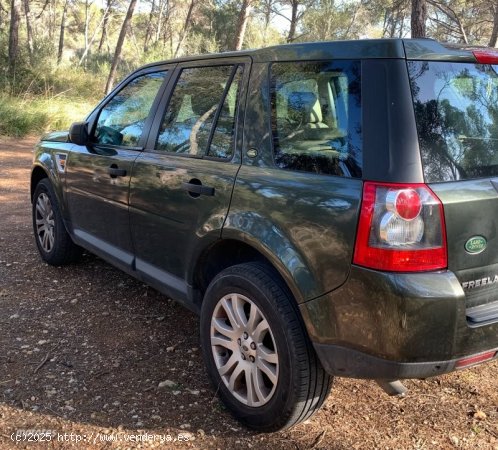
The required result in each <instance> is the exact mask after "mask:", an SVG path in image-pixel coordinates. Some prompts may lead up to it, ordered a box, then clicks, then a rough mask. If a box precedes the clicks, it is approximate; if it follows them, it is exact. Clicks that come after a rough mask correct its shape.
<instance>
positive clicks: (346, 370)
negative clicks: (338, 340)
mask: <svg viewBox="0 0 498 450" xmlns="http://www.w3.org/2000/svg"><path fill="white" fill-rule="evenodd" d="M314 347H315V351H316V353H317V355H318V358H319V359H320V361H321V363H322V365H323V368H324V369H325V370H326V371H327V372H328V373H329V374H331V375H335V376H341V377H352V378H366V379H376V380H399V379H403V378H429V377H434V376H436V375H441V374H443V373H447V372H452V371H453V370H456V369H457V367H456V364H457V362H458V361H459V359H452V360H449V361H429V362H396V361H390V360H387V359H382V358H378V357H376V356H372V355H368V354H366V353H362V352H359V351H357V350H352V349H350V348H346V347H341V346H338V345H326V344H314ZM497 355H498V352H496V353H495V356H494V358H493V359H496V357H497Z"/></svg>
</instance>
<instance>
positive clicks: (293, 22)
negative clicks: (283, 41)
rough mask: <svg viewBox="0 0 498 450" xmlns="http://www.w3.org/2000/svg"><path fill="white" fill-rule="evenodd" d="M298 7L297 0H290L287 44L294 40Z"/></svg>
mask: <svg viewBox="0 0 498 450" xmlns="http://www.w3.org/2000/svg"><path fill="white" fill-rule="evenodd" d="M298 6H299V0H292V2H291V19H290V28H289V34H288V35H287V42H292V41H294V39H295V38H296V30H297V21H298Z"/></svg>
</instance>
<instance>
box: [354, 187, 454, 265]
mask: <svg viewBox="0 0 498 450" xmlns="http://www.w3.org/2000/svg"><path fill="white" fill-rule="evenodd" d="M353 263H354V264H357V265H360V266H364V267H368V268H370V269H377V270H386V271H398V272H423V271H429V270H438V269H445V268H446V267H447V250H446V227H445V224H444V212H443V205H442V204H441V201H440V200H439V199H438V198H437V197H436V195H435V194H434V193H433V192H432V191H431V190H430V189H429V187H428V186H426V185H425V184H391V183H375V182H370V181H366V182H365V183H364V185H363V201H362V205H361V211H360V221H359V225H358V234H357V237H356V245H355V250H354V257H353Z"/></svg>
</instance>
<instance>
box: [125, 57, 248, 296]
mask: <svg viewBox="0 0 498 450" xmlns="http://www.w3.org/2000/svg"><path fill="white" fill-rule="evenodd" d="M249 63H250V60H249V59H248V58H237V59H220V60H215V61H212V62H207V61H202V62H199V61H196V62H190V63H183V64H180V65H178V67H177V69H176V71H175V73H174V78H175V80H176V82H175V83H171V84H170V87H169V88H168V91H167V92H166V93H165V95H164V98H163V100H162V102H161V105H160V107H159V113H158V114H157V115H156V118H155V121H154V124H153V127H152V131H151V134H150V136H149V140H148V142H147V147H146V149H145V151H144V152H143V153H142V154H140V156H139V157H138V158H137V160H136V162H135V165H134V169H133V175H132V178H131V188H130V219H131V233H132V239H133V243H134V247H135V252H136V270H137V271H138V272H140V273H141V274H142V276H143V277H144V279H146V280H147V281H148V282H149V283H151V284H153V285H156V286H158V285H159V287H162V288H163V289H164V288H165V286H166V287H168V288H169V289H170V290H169V292H171V294H172V295H175V296H176V297H177V298H178V299H182V298H184V297H185V295H186V292H187V284H186V282H185V277H186V272H187V267H188V266H189V265H190V264H191V263H192V257H193V255H194V254H195V252H196V249H198V248H200V247H204V246H206V245H209V243H210V242H213V241H215V240H216V239H218V238H219V237H220V232H221V228H222V225H223V222H224V220H225V217H226V214H227V211H228V207H229V204H230V198H231V194H232V189H233V184H234V180H235V176H236V173H237V170H238V168H239V166H240V138H241V134H240V133H239V132H237V129H238V128H241V124H242V121H243V103H244V102H243V99H244V96H245V84H246V78H247V76H248V73H249V65H250V64H249Z"/></svg>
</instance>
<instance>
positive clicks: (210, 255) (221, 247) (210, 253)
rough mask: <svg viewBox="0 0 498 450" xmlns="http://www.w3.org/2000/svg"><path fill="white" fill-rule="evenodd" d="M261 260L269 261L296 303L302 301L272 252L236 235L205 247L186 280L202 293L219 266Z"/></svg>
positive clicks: (220, 268) (288, 274)
mask: <svg viewBox="0 0 498 450" xmlns="http://www.w3.org/2000/svg"><path fill="white" fill-rule="evenodd" d="M255 261H257V262H262V263H265V264H267V265H268V267H270V268H271V269H272V270H273V271H274V273H275V276H277V277H279V278H280V280H281V281H282V283H283V285H284V286H286V287H287V288H288V289H289V293H290V294H291V295H292V296H293V298H294V299H295V300H296V302H297V303H301V302H302V301H304V298H303V295H302V291H301V289H300V288H299V286H298V285H297V284H296V283H295V282H294V280H293V279H292V275H291V273H290V272H289V271H288V269H287V268H286V267H285V266H284V265H283V264H282V261H280V260H279V259H278V258H277V257H276V256H275V255H273V254H272V253H271V252H270V249H266V248H264V247H263V246H258V247H257V246H255V245H252V243H248V242H247V241H245V240H241V239H237V238H233V237H230V238H226V239H218V240H217V241H216V242H214V243H212V244H211V245H209V246H207V247H206V248H204V249H203V250H202V251H201V252H200V253H199V254H198V257H197V258H196V259H195V264H194V265H193V270H192V271H191V274H190V277H189V282H191V283H192V285H193V287H194V288H195V289H196V290H198V291H199V292H200V294H201V298H202V297H203V296H204V292H205V291H206V289H207V287H208V285H209V283H210V282H211V281H212V280H213V279H214V277H215V276H216V275H217V274H218V273H220V272H221V271H222V270H224V269H226V268H228V267H230V266H234V265H236V264H243V263H247V262H255Z"/></svg>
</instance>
